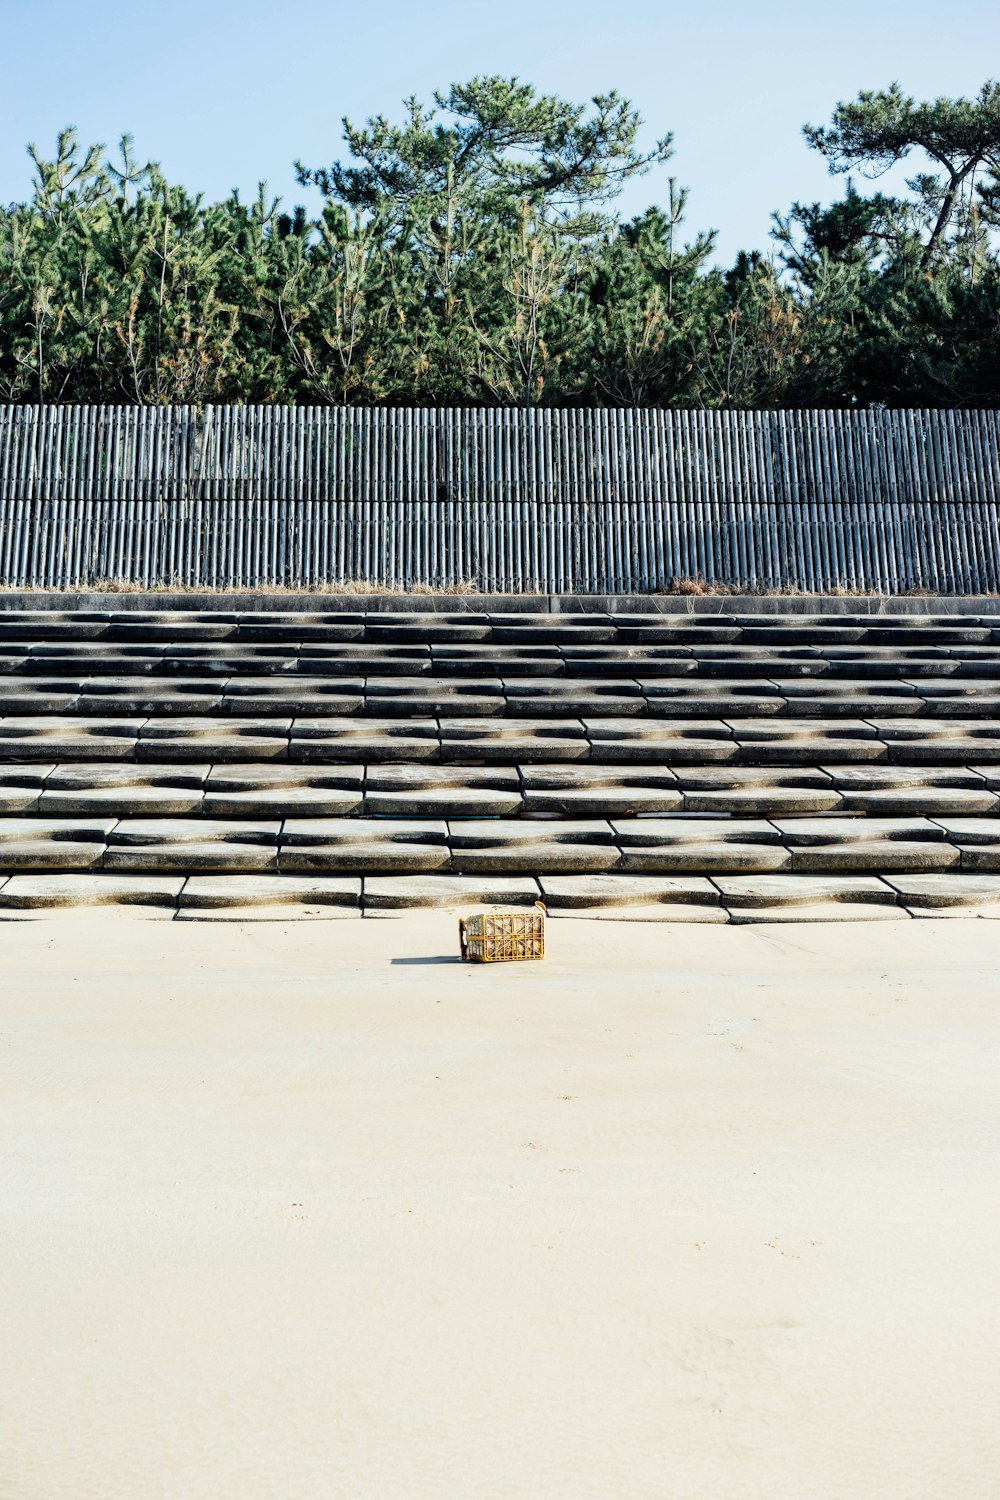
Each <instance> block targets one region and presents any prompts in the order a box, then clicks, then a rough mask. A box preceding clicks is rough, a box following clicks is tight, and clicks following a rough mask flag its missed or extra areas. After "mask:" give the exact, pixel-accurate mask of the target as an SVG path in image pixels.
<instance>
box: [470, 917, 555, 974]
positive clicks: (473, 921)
mask: <svg viewBox="0 0 1000 1500" xmlns="http://www.w3.org/2000/svg"><path fill="white" fill-rule="evenodd" d="M458 942H459V947H460V948H461V952H462V958H463V960H465V961H467V962H471V963H475V964H499V963H512V962H516V961H518V960H521V959H526V958H544V957H545V914H544V912H543V911H542V910H541V909H537V908H536V910H534V911H484V912H477V913H476V915H475V916H474V917H464V918H462V919H461V920H460V921H459V924H458Z"/></svg>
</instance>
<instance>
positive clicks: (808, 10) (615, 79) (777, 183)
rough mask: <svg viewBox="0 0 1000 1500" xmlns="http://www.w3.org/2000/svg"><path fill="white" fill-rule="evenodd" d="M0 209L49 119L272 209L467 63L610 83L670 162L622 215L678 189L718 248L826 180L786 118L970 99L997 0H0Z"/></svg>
mask: <svg viewBox="0 0 1000 1500" xmlns="http://www.w3.org/2000/svg"><path fill="white" fill-rule="evenodd" d="M0 22H2V26H0V60H2V69H3V87H2V91H0V125H2V130H0V201H5V202H8V201H12V200H14V199H19V198H21V197H23V196H24V195H25V194H26V193H27V191H28V183H29V179H30V166H29V163H28V160H27V157H26V156H25V153H24V144H25V142H26V141H29V140H34V141H35V142H37V144H38V145H39V146H40V147H44V148H46V149H48V148H50V147H51V144H52V142H53V140H54V137H55V133H56V131H57V130H58V129H59V127H60V126H62V125H64V124H70V123H71V124H74V125H76V126H78V127H79V129H80V132H81V134H82V135H83V136H84V137H85V138H86V139H87V140H100V141H107V142H108V143H111V142H113V141H115V140H117V138H118V136H119V135H120V134H121V133H122V131H123V130H129V131H131V132H132V133H133V134H134V135H135V137H136V144H137V148H138V150H139V151H140V152H141V153H142V156H143V159H145V158H146V157H148V156H151V157H153V158H154V159H156V160H158V161H160V162H161V163H162V165H163V167H164V169H165V171H166V172H167V175H168V176H169V177H171V178H172V179H174V180H179V181H182V182H183V183H184V184H185V185H186V186H188V187H190V188H192V189H196V190H199V191H203V192H205V193H206V194H208V195H209V196H212V197H221V196H224V195H225V194H226V193H227V192H228V190H229V189H230V188H231V187H239V188H240V189H241V191H242V192H243V193H244V194H250V193H252V192H254V191H255V189H256V184H257V182H258V180H259V179H260V178H265V179H266V180H267V181H268V183H269V184H270V186H271V188H272V189H273V190H274V191H275V192H276V193H280V194H281V195H282V197H284V198H285V199H286V200H287V201H291V202H306V203H307V204H309V206H310V207H314V206H315V203H314V202H312V201H311V200H310V195H309V194H307V193H304V192H303V191H302V190H301V189H299V188H297V187H296V186H295V180H294V173H293V170H292V165H291V164H292V161H293V160H294V159H295V158H296V157H299V158H301V159H302V160H303V161H305V162H306V163H308V164H309V165H320V164H323V163H327V162H329V161H331V160H333V159H334V158H335V157H337V156H338V155H340V154H341V144H340V119H341V116H342V115H344V114H349V115H351V116H352V117H354V118H357V119H362V118H364V117H365V116H367V115H369V114H372V113H376V112H382V113H385V114H389V115H392V114H393V113H394V112H395V113H397V114H398V110H399V101H400V100H401V99H402V98H403V97H404V96H405V95H407V94H410V93H416V94H418V96H422V97H425V98H426V97H429V95H430V93H431V91H432V89H434V88H435V87H440V88H444V87H446V86H447V85H448V84H449V83H451V82H453V81H460V80H464V79H466V78H469V77H471V76H473V75H474V74H476V73H502V74H517V75H519V76H520V77H521V78H523V79H527V80H530V81H531V82H533V83H535V84H536V85H537V86H538V87H539V88H540V89H542V90H544V91H547V92H555V93H560V94H563V95H565V96H566V97H569V98H574V99H583V98H587V97H589V96H590V95H592V94H594V93H596V92H598V91H600V90H603V89H608V88H617V89H619V90H620V91H621V92H623V93H625V94H626V95H628V97H630V98H631V99H633V100H634V101H635V103H636V104H637V105H638V106H639V108H640V109H641V111H642V114H643V116H644V118H645V120H646V121H647V128H646V134H647V137H648V140H649V142H650V143H651V142H652V140H653V139H654V138H655V137H656V136H658V135H660V134H662V133H664V132H666V131H668V130H669V131H672V132H673V134H674V143H675V153H676V154H675V156H674V159H673V161H672V163H671V164H670V167H669V168H668V169H665V170H661V171H659V172H657V173H656V174H654V175H651V176H650V177H647V178H645V179H643V180H641V181H639V182H637V183H634V184H633V185H631V186H630V188H629V190H628V193H627V195H626V197H625V198H624V199H623V201H622V204H621V207H622V209H623V211H625V212H626V213H628V212H635V211H637V210H638V209H640V208H642V207H644V206H645V205H646V204H647V203H648V202H650V201H653V200H654V199H657V198H660V197H663V196H665V180H666V177H667V175H668V172H673V173H674V174H675V175H676V176H677V177H678V178H679V180H680V181H681V182H682V183H686V184H688V185H689V186H690V188H691V202H690V209H689V221H688V222H689V227H690V229H691V230H692V231H694V230H695V229H699V228H707V227H714V228H717V229H718V230H719V231H720V255H721V257H722V258H723V259H727V260H728V259H730V258H731V257H732V255H733V254H734V253H735V251H736V250H737V249H738V248H739V247H741V246H745V247H754V246H758V247H763V246H766V245H767V243H768V238H767V236H768V225H769V215H770V212H771V210H772V209H775V208H780V209H784V208H786V207H787V206H788V204H789V203H790V202H791V201H792V200H793V199H795V198H800V199H801V198H806V199H813V198H827V199H828V198H830V197H832V196H835V195H836V194H837V193H838V192H839V188H838V186H837V184H836V182H835V181H834V180H833V179H831V178H830V177H829V176H828V175H827V172H826V168H825V165H824V163H823V162H822V161H821V160H820V159H819V158H818V157H816V156H815V155H814V154H813V153H811V152H810V151H809V150H808V149H807V148H806V146H805V144H804V142H803V140H802V137H801V133H800V127H801V125H802V123H803V121H805V120H810V121H812V122H820V121H823V120H825V119H826V118H827V117H828V116H829V113H830V110H831V108H832V106H833V105H834V103H835V102H836V101H837V100H838V99H842V98H849V97H853V96H854V95H855V94H856V93H857V91H858V90H859V89H861V88H878V87H881V86H882V85H884V84H887V83H889V82H891V81H892V80H893V79H898V80H899V81H900V83H901V84H902V85H903V87H904V88H906V89H907V90H908V91H910V92H912V93H914V94H916V95H918V96H919V97H927V96H935V95H938V94H962V93H964V94H969V93H974V92H975V91H976V90H977V89H978V87H979V86H980V84H981V83H982V82H983V81H984V80H985V79H986V78H987V77H988V76H990V75H991V74H1000V5H998V4H997V3H996V0H950V3H946V0H935V3H928V0H830V3H827V4H820V5H816V4H810V3H809V0H758V3H748V0H744V3H736V0H716V3H715V4H701V5H698V4H692V3H690V0H688V3H685V4H683V5H682V4H679V3H677V0H659V3H655V0H625V3H619V4H617V5H614V4H608V3H601V4H599V3H595V0H497V3H495V4H487V3H479V0H382V3H381V4H371V3H369V4H368V5H365V4H364V3H362V0H357V3H350V4H347V3H343V0H271V3H263V0H166V3H164V4H152V3H150V0H137V3H135V4H131V5H129V4H123V3H121V0H117V3H115V4H111V3H108V0H89V3H87V4H83V5H81V4H80V3H79V0H72V3H71V0H0Z"/></svg>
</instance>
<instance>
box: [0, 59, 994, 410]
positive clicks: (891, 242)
mask: <svg viewBox="0 0 1000 1500" xmlns="http://www.w3.org/2000/svg"><path fill="white" fill-rule="evenodd" d="M640 124H641V121H640V118H639V116H638V114H637V112H636V111H635V109H634V108H633V106H632V105H631V104H630V102H629V101H628V100H626V99H622V98H621V97H620V96H619V95H617V94H614V93H609V94H606V95H602V96H599V97H597V98H595V99H594V100H592V101H591V102H590V104H589V105H586V106H582V105H576V104H572V103H569V102H567V101H565V100H562V99H559V98H556V97H553V96H546V95H539V94H538V93H536V91H535V90H534V89H532V88H531V87H530V86H528V85H525V84H522V83H520V82H519V81H518V80H516V79H503V78H477V79H473V80H472V81H471V82H470V83H468V84H464V85H455V86H453V87H452V88H451V89H450V90H449V91H448V92H447V93H446V94H439V95H436V96H435V98H434V101H433V104H432V105H431V107H429V108H425V107H424V106H423V105H421V104H420V103H419V102H418V101H416V100H413V99H411V100H408V101H407V103H406V106H405V111H404V116H403V120H402V123H401V124H392V123H390V122H389V121H388V120H387V119H386V118H384V117H382V116H377V117H375V118H373V119H371V120H369V121H368V122H367V123H366V124H365V125H364V126H357V125H354V124H352V123H351V122H350V121H345V122H344V138H345V143H346V146H347V152H348V155H347V158H346V160H344V161H337V162H334V163H333V164H332V165H330V166H327V167H316V168H313V167H306V166H303V165H302V164H301V163H299V164H297V168H296V170H297V173H298V178H299V181H300V183H302V184H303V185H307V184H308V185H310V186H312V187H314V188H318V189H319V190H320V193H321V194H322V196H323V200H324V201H323V207H322V210H321V212H320V213H319V215H318V217H317V218H315V219H310V218H309V217H308V216H307V215H306V213H305V212H304V210H302V209H300V208H299V209H295V210H294V211H293V212H292V213H287V212H285V211H283V209H282V206H281V204H280V203H279V202H278V201H277V200H272V199H270V198H269V197H268V195H267V193H266V191H265V189H264V188H263V187H262V188H261V189H260V191H259V193H258V196H257V197H256V198H255V199H254V201H253V202H251V203H244V202H242V201H241V200H240V198H239V196H238V195H237V194H235V193H234V194H233V195H232V196H231V197H229V198H228V199H226V200H225V201H224V202H221V203H207V202H205V201H203V199H202V198H201V197H196V196H192V195H191V194H190V193H188V192H187V191H186V190H185V189H184V188H182V187H179V186H177V185H174V184H172V183H170V182H168V181H167V180H166V178H165V177H164V175H163V173H162V171H161V170H160V168H159V166H158V165H157V164H156V163H154V162H146V163H142V162H141V161H140V159H139V158H138V157H136V155H135V149H134V145H133V142H132V140H131V139H130V138H129V137H128V136H123V137H122V139H121V141H120V142H119V145H118V148H117V150H116V152H115V153H113V154H109V153H108V152H106V151H105V149H104V148H103V147H102V146H90V147H84V146H83V145H82V144H81V142H80V141H79V140H78V139H77V136H76V133H75V132H74V131H73V130H71V129H67V130H64V131H63V132H62V133H61V134H60V135H59V137H58V138H57V141H56V148H55V153H54V155H53V156H52V158H51V159H47V158H46V157H45V156H43V155H42V154H41V153H39V152H38V151H37V150H36V149H35V148H34V147H29V154H30V157H31V161H32V165H33V168H34V179H33V183H32V193H31V196H30V198H29V199H28V200H27V201H26V202H24V203H15V204H11V205H10V206H9V207H7V208H6V209H0V400H4V401H10V402H40V403H45V402H58V401H63V402H126V403H148V402H151V403H166V402H189V403H195V404H197V403H202V402H207V401H214V402H225V401H230V402H293V403H319V404H323V403H328V404H366V405H373V404H390V405H430V406H434V405H517V406H530V405H549V406H588V405H605V406H665V407H669V406H674V407H676V406H700V407H771V406H791V407H794V406H802V407H808V406H824V407H852V406H872V405H890V406H972V405H980V406H989V405H997V404H998V403H1000V262H998V256H997V249H996V234H997V230H998V229H1000V86H998V85H997V84H994V83H988V84H986V85H985V86H984V88H983V89H982V91H981V92H980V94H979V95H978V96H977V97H976V99H974V100H971V101H970V100H961V99H960V100H946V99H939V100H936V101H933V102H931V103H924V104H920V103H917V102H916V101H914V100H912V99H908V98H907V97H906V96H905V95H904V94H903V93H902V91H901V90H900V89H899V88H898V86H897V85H892V87H891V88H889V89H887V90H884V91H882V92H881V93H865V94H862V95H860V96H859V98H858V99H857V100H855V101H853V102H850V103H846V104H840V105H838V106H837V108H836V110H835V111H834V114H833V117H832V121H831V123H830V125H828V126H823V127H814V126H807V127H806V128H805V134H806V137H807V139H808V140H809V142H810V144H811V145H813V146H814V147H815V148H816V149H817V150H818V151H820V152H822V153H823V154H824V155H825V156H826V157H827V159H828V161H829V163H830V168H831V171H835V172H840V173H848V172H850V173H851V174H858V175H861V176H869V177H878V176H879V175H880V174H881V173H883V172H884V171H886V170H887V169H888V168H889V167H891V166H893V165H895V164H896V163H897V162H900V161H903V160H909V159H910V158H911V157H913V158H915V159H916V162H917V165H918V166H919V167H920V168H926V169H927V170H920V171H918V172H917V173H916V175H914V176H913V177H911V178H910V179H909V182H908V186H907V191H906V193H905V194H903V195H902V196H898V197H897V196H892V195H890V194H887V193H883V192H879V191H874V192H872V193H870V194H868V195H864V194H862V193H860V192H859V191H858V190H857V187H856V185H855V178H854V176H853V175H852V176H851V177H849V178H848V181H847V187H846V192H845V193H844V195H843V197H842V198H840V199H839V200H838V201H836V202H834V203H833V204H832V205H827V206H824V205H820V204H802V203H795V204H793V205H792V206H791V208H790V209H789V210H788V211H787V212H786V213H784V214H777V215H775V218H774V229H773V239H774V247H773V250H772V251H771V253H770V254H769V255H761V254H759V253H756V252H755V253H752V254H741V255H739V256H738V257H737V260H736V262H735V264H734V265H733V266H731V267H730V268H728V269H723V268H720V267H719V266H717V265H716V264H715V263H714V250H715V245H714V236H713V235H712V234H711V233H701V234H691V233H689V232H687V231H686V230H685V218H686V209H687V195H686V192H685V190H684V189H683V188H681V187H679V186H678V184H677V182H676V180H675V179H673V178H671V179H670V181H669V189H668V195H667V200H666V202H665V203H662V204H659V205H654V206H653V207H651V208H649V209H648V210H647V211H646V212H645V213H643V214H640V215H639V216H638V217H637V218H635V219H633V220H632V221H630V222H621V221H620V220H619V219H617V218H616V217H615V216H614V212H613V205H614V199H615V196H616V194H617V193H618V192H619V191H620V189H621V187H622V186H623V184H624V183H625V182H627V181H628V180H629V179H631V178H634V177H637V176H639V175H641V174H643V173H645V172H647V171H648V170H649V169H650V168H651V167H652V166H654V165H656V164H659V163H662V162H665V161H667V160H668V159H669V157H670V155H671V143H670V138H669V137H665V138H664V139H662V140H661V141H659V142H658V143H657V144H656V146H655V148H654V149H653V150H652V151H650V152H642V151H640V150H639V149H638V147H637V139H638V132H639V127H640Z"/></svg>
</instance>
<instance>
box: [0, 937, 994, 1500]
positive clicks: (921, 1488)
mask: <svg viewBox="0 0 1000 1500" xmlns="http://www.w3.org/2000/svg"><path fill="white" fill-rule="evenodd" d="M549 944H550V956H549V957H548V958H547V960H546V961H545V963H544V964H539V965H530V966H528V965H525V966H521V967H514V966H504V967H495V968H480V969H475V970H473V969H470V968H466V967H463V966H460V965H458V964H457V963H452V962H448V961H438V959H437V956H438V955H448V954H450V952H451V951H452V949H453V946H454V927H453V921H452V918H451V917H450V916H448V915H447V914H443V913H430V914H428V915H420V916H408V917H406V918H404V919H402V920H400V921H397V922H375V921H369V922H330V923H324V922H320V923H314V924H313V923H301V924H297V925H292V924H267V923H263V924H255V925H252V926H238V925H229V926H226V925H218V924H212V925H206V926H197V925H195V924H184V925H181V924H178V923H169V922H154V921H143V920H139V919H136V918H132V919H130V918H128V917H125V916H123V915H121V914H115V913H107V914H102V913H98V914H90V915H86V914H85V915H82V916H81V915H72V914H70V915H65V916H55V917H52V918H49V919H46V920H43V921H35V922H23V923H4V924H2V926H0V945H2V950H3V961H4V971H3V972H4V981H3V986H2V989H3V993H2V1001H0V1145H2V1165H0V1170H2V1178H0V1210H2V1221H3V1238H2V1246H0V1297H2V1301H3V1309H2V1326H3V1330H4V1335H3V1337H4V1345H5V1353H4V1357H3V1359H2V1361H0V1494H2V1495H3V1496H4V1500H91V1497H93V1500H161V1497H162V1500H299V1497H302V1500H306V1497H308V1500H341V1497H343V1500H410V1497H424V1496H427V1497H435V1500H441V1497H446V1500H451V1497H455V1500H473V1497H480V1496H482V1497H489V1500H493V1497H498V1500H505V1497H517V1500H522V1497H523V1500H550V1497H551V1500H587V1497H600V1500H644V1497H655V1500H757V1497H760V1500H764V1497H768V1500H771V1497H779V1500H780V1497H785V1496H787V1497H789V1500H791V1497H794V1500H812V1497H817V1500H819V1497H822V1500H841V1497H842V1500H859V1497H863V1500H868V1497H871V1500H895V1497H905V1500H916V1497H921V1500H924V1497H926V1500H951V1497H961V1500H974V1497H975V1500H995V1496H996V1495H997V1493H998V1485H1000V1424H998V1422H997V1390H998V1388H1000V1339H998V1332H1000V1330H998V1321H1000V1320H998V1316H997V1309H998V1291H997V1286H998V1269H997V1268H998V1266H1000V1217H998V1213H997V1202H998V1192H997V1189H998V1136H1000V1131H998V1112H1000V1111H998V1102H997V1101H998V1088H997V1084H998V1071H1000V1070H998V1061H1000V1046H998V1039H1000V994H998V986H997V977H996V976H997V964H998V959H1000V924H997V923H989V922H981V923H977V922H975V921H955V922H949V923H941V924H938V923H933V922H927V923H915V922H914V923H884V924H883V923H876V924H871V925H868V924H865V925H864V926H851V925H845V926H812V925H808V926H801V927H796V928H794V929H790V928H788V927H783V928H775V927H759V928H724V929H719V928H698V927H691V926H668V925H656V926H649V925H641V924H632V925H630V924H626V923H621V924H618V923H609V922H601V923H595V922H587V921H579V922H574V921H564V922H559V923H552V924H551V926H550V930H549Z"/></svg>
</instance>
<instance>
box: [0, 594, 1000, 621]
mask: <svg viewBox="0 0 1000 1500" xmlns="http://www.w3.org/2000/svg"><path fill="white" fill-rule="evenodd" d="M26 609H27V610H62V611H65V610H97V611H102V612H103V613H105V614H119V613H129V612H132V611H135V612H142V613H146V612H150V611H153V612H155V611H160V610H162V611H173V610H189V611H190V610H197V611H201V612H204V613H212V612H216V611H219V612H228V613H234V612H235V613H240V614H250V613H254V612H257V611H259V612H261V613H263V614H286V613H295V612H298V611H309V612H319V613H321V614H373V613H390V614H392V613H401V614H446V615H449V614H450V615H463V614H475V613H481V612H488V613H494V614H552V615H559V614H563V615H573V614H593V613H598V614H602V613H607V612H608V611H614V612H615V613H616V614H637V615H649V614H664V615H704V614H708V615H733V614H736V615H746V614H759V615H815V614H825V615H852V614H853V615H932V616H933V615H969V614H972V615H975V614H1000V596H998V595H996V594H934V595H925V594H901V595H896V596H892V597H890V596H888V595H883V594H422V593H392V594H388V593H387V594H377V593H373V594H350V593H345V594H326V593H297V592H295V591H293V590H289V591H288V592H287V593H284V592H282V593H256V592H253V591H252V590H248V591H247V592H246V593H236V592H233V593H225V592H222V591H220V592H217V593H210V592H204V593H202V592H196V591H192V592H191V593H183V592H180V593H159V592H157V591H155V590H149V591H148V592H147V591H142V592H138V593H134V594H133V593H113V592H109V591H106V590H86V589H81V590H69V589H67V590H65V591H58V590H52V591H44V592H43V591H41V590H38V591H35V590H31V589H4V588H0V614H2V613H3V612H4V611H8V610H26Z"/></svg>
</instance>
